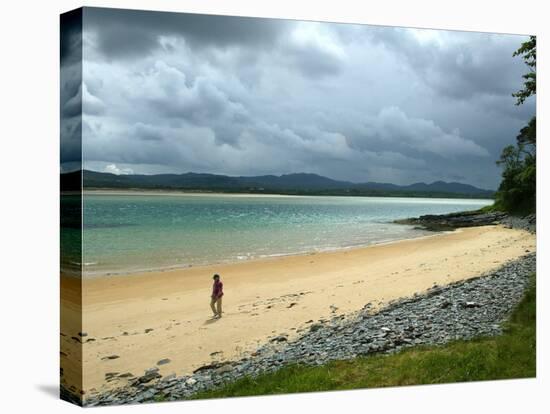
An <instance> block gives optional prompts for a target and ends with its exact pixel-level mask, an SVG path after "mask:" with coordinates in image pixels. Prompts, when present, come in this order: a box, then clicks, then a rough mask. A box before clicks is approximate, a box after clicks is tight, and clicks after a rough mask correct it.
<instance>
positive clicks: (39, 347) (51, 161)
mask: <svg viewBox="0 0 550 414" xmlns="http://www.w3.org/2000/svg"><path fill="white" fill-rule="evenodd" d="M369 3H371V2H368V1H351V0H349V1H348V0H338V1H330V2H326V3H321V2H320V1H319V0H317V1H311V2H308V1H303V0H302V1H298V0H278V1H258V0H257V1H245V0H240V1H237V0H232V1H225V2H224V1H214V0H208V1H207V0H193V1H191V0H182V1H177V2H176V1H167V0H156V1H152V0H148V1H146V0H131V1H128V0H126V1H122V0H118V1H92V0H89V1H87V2H86V3H84V4H83V3H80V2H78V1H69V0H60V1H55V2H52V1H35V2H32V1H24V0H19V1H5V2H3V4H2V6H3V7H2V11H1V19H2V21H1V24H0V30H2V36H1V37H0V39H1V44H2V47H1V48H0V56H1V64H0V71H1V73H0V82H1V87H0V108H1V111H0V113H1V123H0V137H1V139H2V140H1V143H0V145H1V150H0V168H1V171H0V177H1V178H0V180H1V186H0V191H1V194H2V196H1V197H2V200H1V203H0V208H1V209H2V211H1V212H0V220H1V222H0V235H1V241H2V244H1V246H0V251H1V255H0V258H1V260H2V262H1V263H0V276H1V284H0V292H1V295H2V297H1V298H0V305H1V306H2V311H1V313H0V315H1V324H0V348H1V349H0V361H1V363H0V381H1V387H0V396H1V398H2V401H1V402H0V406H1V407H2V408H0V410H2V411H3V412H6V413H15V412H31V413H32V412H38V411H39V412H40V413H65V412H75V411H76V410H78V408H77V407H74V406H71V405H70V404H68V403H65V402H62V401H60V400H58V397H57V393H58V391H57V383H58V373H59V368H58V355H59V346H58V342H59V334H58V329H59V322H58V316H59V313H58V306H59V302H58V295H59V293H58V288H59V282H58V261H59V253H58V248H59V241H58V224H59V222H58V213H59V208H58V173H59V167H58V166H59V122H58V119H59V115H58V108H59V93H58V91H59V66H58V61H59V59H58V57H59V46H58V45H59V16H58V15H59V14H60V13H62V12H64V11H67V10H70V9H73V8H76V7H80V6H82V5H87V6H106V7H107V6H110V7H123V8H141V9H156V10H167V11H188V12H202V13H217V14H233V15H248V16H265V17H283V18H296V19H308V20H322V21H337V22H354V23H370V24H382V25H394V26H397V25H403V26H410V27H428V28H445V29H464V30H480V31H491V32H505V33H520V34H537V35H538V42H537V43H538V59H537V60H538V73H539V77H538V86H537V88H538V95H537V100H538V103H537V110H538V119H537V123H538V127H539V131H538V136H539V145H538V146H539V155H538V158H539V163H538V173H539V178H538V183H539V191H538V202H539V204H538V206H539V207H538V211H539V216H538V224H539V229H538V235H539V236H538V237H539V240H538V249H537V251H538V265H539V271H538V310H539V319H538V326H539V330H538V347H537V349H538V353H537V357H538V359H537V372H538V375H537V379H536V380H511V381H498V382H485V383H473V384H452V385H438V386H416V387H401V388H391V389H378V390H364V391H349V392H332V393H315V394H302V395H292V396H283V397H258V398H239V399H225V400H216V401H198V402H179V403H163V404H155V405H143V406H131V407H114V408H108V409H105V410H108V412H113V413H126V412H132V413H144V412H151V410H155V412H158V413H168V412H170V413H174V412H182V411H183V410H185V411H186V412H199V413H202V412H212V411H217V412H224V413H232V412H240V413H241V412H261V413H271V412H277V413H280V412H283V411H286V410H290V411H289V412H296V411H298V410H300V411H306V412H307V411H312V410H315V411H316V412H335V411H339V410H342V411H343V410H345V411H352V412H375V411H379V412H384V413H386V412H390V413H391V412H407V413H412V412H422V413H432V412H433V413H465V412H466V413H478V412H487V413H491V412H499V413H509V412H510V413H512V412H513V413H521V412H524V411H529V412H542V411H543V410H544V411H546V410H548V408H549V406H550V404H549V400H550V399H549V398H548V397H547V396H546V395H545V394H544V391H543V389H544V388H545V387H546V389H547V390H546V394H548V392H549V391H548V390H549V389H550V387H549V385H550V383H549V380H548V375H549V367H548V344H549V340H548V330H547V329H545V330H544V329H543V328H544V327H545V326H546V327H547V326H548V306H547V305H545V303H544V302H545V300H548V299H550V295H549V294H548V286H550V284H549V283H546V282H545V279H546V278H547V275H546V274H544V270H546V269H547V263H548V260H547V259H546V258H545V253H546V254H548V243H547V240H548V237H547V236H546V235H545V236H544V237H543V236H542V235H544V234H545V231H546V229H547V227H548V226H547V225H546V223H547V221H548V219H547V215H544V212H543V211H542V207H541V206H542V205H548V203H547V202H546V201H548V191H544V188H543V186H542V185H541V184H542V183H543V182H544V177H547V175H546V173H547V171H548V167H547V166H545V162H544V161H545V160H546V159H547V157H548V151H547V149H548V144H547V140H548V138H549V134H548V118H547V115H548V77H549V76H550V71H549V68H548V66H549V64H548V57H549V56H550V53H549V48H548V41H549V36H550V35H549V29H548V27H549V26H550V25H548V16H549V15H550V14H549V11H548V10H545V6H544V3H545V2H544V1H533V0H531V1H519V0H516V1H514V2H511V1H506V0H496V1H488V0H485V1H481V0H477V1H470V0H460V1H459V0H455V1H443V0H434V1H424V0H409V1H406V0H404V1H390V0H384V1H376V2H372V3H374V4H369ZM545 16H546V21H545ZM545 23H546V27H544V25H545ZM495 76H498V73H496V74H495ZM546 165H547V164H546ZM546 183H548V181H546ZM547 185H548V184H547ZM545 348H546V349H545ZM546 412H548V411H546Z"/></svg>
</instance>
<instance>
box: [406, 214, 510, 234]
mask: <svg viewBox="0 0 550 414" xmlns="http://www.w3.org/2000/svg"><path fill="white" fill-rule="evenodd" d="M507 218H509V217H508V215H507V214H506V213H502V212H493V213H480V212H478V211H462V212H459V213H450V214H439V215H434V214H427V215H424V216H420V217H416V218H408V219H403V220H396V221H395V222H396V223H398V224H412V225H416V226H417V227H418V228H420V229H423V230H431V231H445V230H454V229H456V228H459V227H477V226H487V225H490V224H501V222H502V220H505V219H507ZM518 220H521V219H519V218H518Z"/></svg>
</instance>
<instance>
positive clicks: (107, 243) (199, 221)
mask: <svg viewBox="0 0 550 414" xmlns="http://www.w3.org/2000/svg"><path fill="white" fill-rule="evenodd" d="M491 203H492V201H490V200H457V199H422V198H379V197H376V198H375V197H284V196H272V197H271V196H270V197H265V196H264V197H259V196H229V195H204V196H203V195H100V194H87V195H85V196H84V232H83V257H84V260H83V261H84V271H85V274H87V275H93V274H105V273H125V272H132V271H140V270H153V269H164V268H171V267H185V266H189V265H200V264H208V263H217V262H233V261H239V260H246V259H250V258H258V257H268V256H275V255H287V254H293V253H303V252H313V251H326V250H333V249H341V248H349V247H353V246H362V245H369V244H372V243H380V242H387V241H391V240H398V239H404V238H412V237H418V236H422V235H425V234H426V232H423V231H419V230H414V229H413V228H412V227H411V226H404V225H398V224H392V223H391V221H392V220H395V219H399V218H406V217H414V216H418V215H422V214H441V213H449V212H456V211H462V210H471V209H477V208H480V207H482V206H485V205H488V204H491Z"/></svg>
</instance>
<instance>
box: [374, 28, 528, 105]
mask: <svg viewBox="0 0 550 414" xmlns="http://www.w3.org/2000/svg"><path fill="white" fill-rule="evenodd" d="M425 32H426V33H430V32H435V31H434V30H425ZM445 33H446V34H447V37H448V38H450V39H447V40H450V41H446V42H438V41H437V40H434V39H432V40H430V39H429V37H428V40H426V41H425V42H419V41H418V40H417V39H415V37H414V35H412V32H411V31H410V30H407V29H403V28H381V27H377V28H375V29H374V30H372V32H371V36H372V39H373V40H374V41H376V42H377V43H379V44H382V45H383V46H384V47H387V48H388V49H390V50H392V51H393V52H395V53H397V54H399V55H400V56H401V57H403V58H404V59H406V60H407V62H408V63H409V64H410V65H411V66H412V67H413V68H414V69H415V70H417V71H418V73H419V74H420V75H421V76H422V77H423V79H424V81H425V82H426V84H428V85H429V86H431V87H432V88H434V89H435V90H436V91H438V92H439V93H441V94H443V95H447V96H449V97H451V98H457V99H467V98H470V97H472V96H474V95H479V94H490V95H505V96H509V95H510V93H511V91H513V90H514V89H513V88H514V87H517V88H519V87H520V86H521V83H522V80H521V75H522V74H523V72H524V71H525V68H523V67H521V65H517V64H510V60H511V57H512V54H513V52H514V51H515V50H516V49H517V48H518V36H516V35H505V34H502V35H495V34H489V33H477V32H470V33H467V32H445Z"/></svg>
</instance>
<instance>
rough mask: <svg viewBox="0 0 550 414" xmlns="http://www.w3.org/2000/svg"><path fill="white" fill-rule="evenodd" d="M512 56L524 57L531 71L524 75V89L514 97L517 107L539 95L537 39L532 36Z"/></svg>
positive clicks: (514, 94)
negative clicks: (531, 97) (532, 96)
mask: <svg viewBox="0 0 550 414" xmlns="http://www.w3.org/2000/svg"><path fill="white" fill-rule="evenodd" d="M512 56H514V57H515V56H523V60H524V61H525V64H526V65H527V66H529V68H530V69H531V70H530V71H529V72H528V73H526V74H525V75H523V79H524V80H525V81H524V82H523V89H520V90H519V91H517V92H516V93H513V94H512V96H513V97H514V98H517V101H516V105H521V104H522V103H523V102H525V99H527V98H528V97H530V96H531V95H535V94H536V93H537V38H536V37H535V36H530V37H529V40H528V41H527V42H523V43H522V44H521V47H520V48H519V49H518V50H516V51H515V52H514V54H513V55H512Z"/></svg>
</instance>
